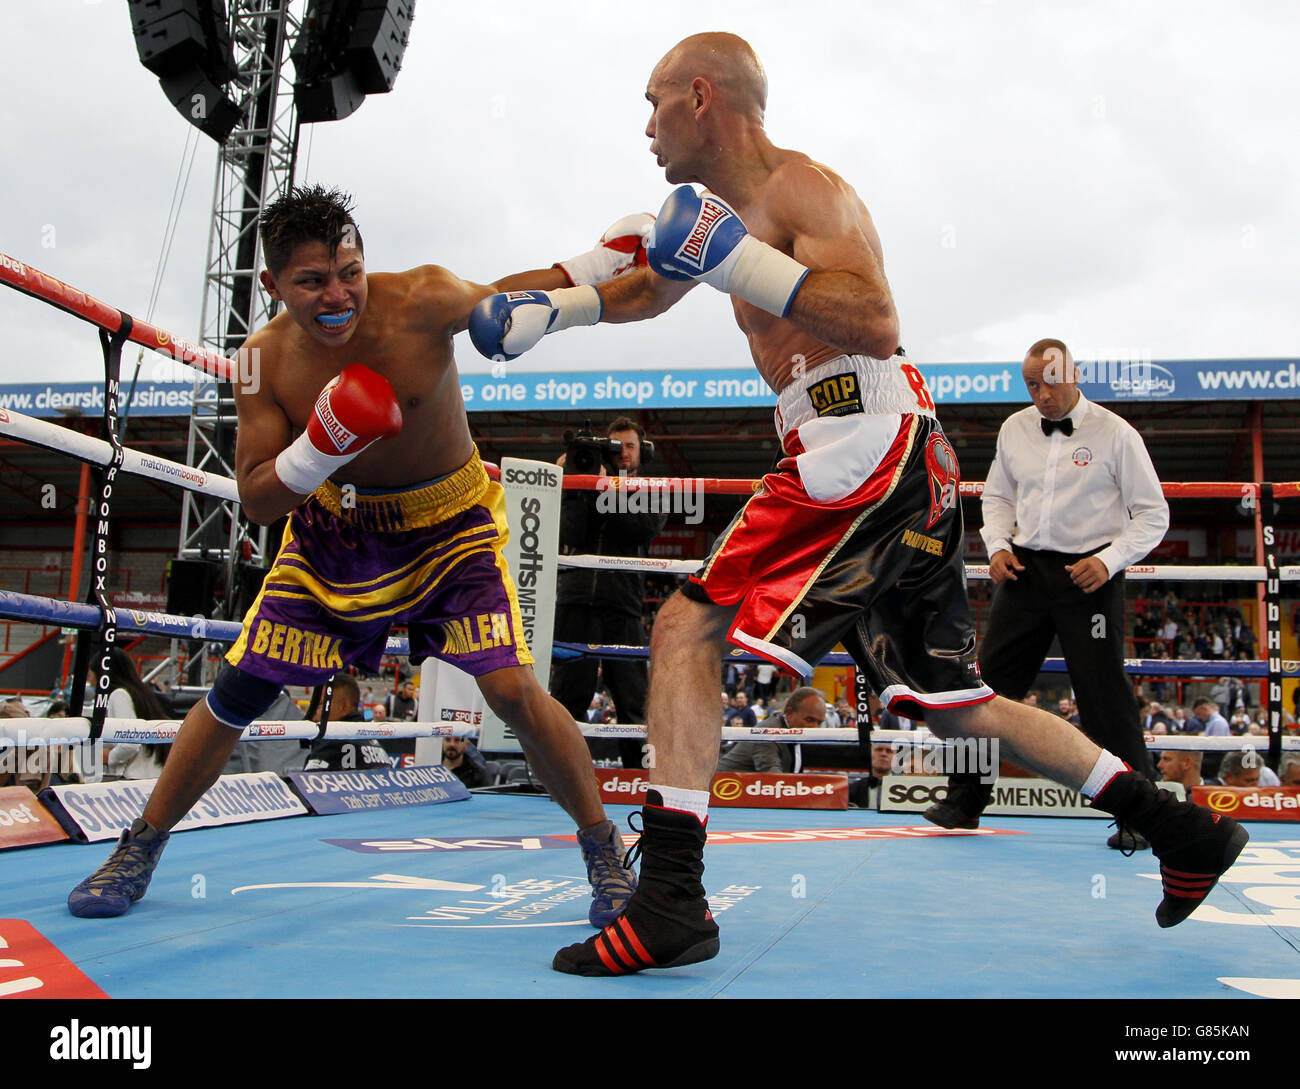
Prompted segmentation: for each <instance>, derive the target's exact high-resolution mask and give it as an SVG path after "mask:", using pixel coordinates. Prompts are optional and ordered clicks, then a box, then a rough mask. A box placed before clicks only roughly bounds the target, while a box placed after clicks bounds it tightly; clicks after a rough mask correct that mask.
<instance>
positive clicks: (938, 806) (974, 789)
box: [921, 771, 993, 829]
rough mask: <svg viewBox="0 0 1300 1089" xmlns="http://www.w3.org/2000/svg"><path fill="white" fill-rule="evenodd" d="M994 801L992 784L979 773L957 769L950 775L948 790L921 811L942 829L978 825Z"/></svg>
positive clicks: (927, 818)
mask: <svg viewBox="0 0 1300 1089" xmlns="http://www.w3.org/2000/svg"><path fill="white" fill-rule="evenodd" d="M992 800H993V784H992V783H986V782H984V781H983V780H982V779H981V778H980V777H979V774H978V772H973V771H970V772H967V771H963V772H955V773H954V774H952V775H949V776H948V793H947V795H946V796H945V797H944V799H943V801H941V802H935V803H934V805H932V806H930V808H929V809H927V810H926V811H925V812H924V813H922V814H921V816H923V817H924V818H925V819H926V820H928V821H929V822H930V823H931V824H937V825H938V826H939V827H940V828H967V829H971V828H978V827H979V826H980V815H981V814H982V813H983V812H984V810H985V809H986V808H988V804H989V802H991V801H992Z"/></svg>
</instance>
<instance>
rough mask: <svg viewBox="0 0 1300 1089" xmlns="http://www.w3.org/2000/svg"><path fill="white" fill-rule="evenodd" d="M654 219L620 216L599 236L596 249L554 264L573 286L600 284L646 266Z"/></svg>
mask: <svg viewBox="0 0 1300 1089" xmlns="http://www.w3.org/2000/svg"><path fill="white" fill-rule="evenodd" d="M654 222H655V217H654V216H652V215H650V214H649V213H648V212H641V213H638V214H636V215H630V216H624V217H623V218H622V219H620V220H619V221H618V222H617V223H615V224H612V225H611V226H610V228H609V229H608V230H607V231H606V232H605V233H604V234H603V235H601V237H600V241H599V242H597V243H596V248H595V249H593V250H590V251H589V252H587V253H583V254H579V255H578V256H577V257H570V258H569V259H568V260H567V261H557V262H556V263H555V264H554V265H553V266H552V267H553V268H558V269H559V270H560V271H561V272H563V273H564V275H565V276H567V277H568V280H569V283H571V284H572V285H573V286H574V287H587V286H591V285H594V284H603V283H604V282H605V281H606V280H612V279H613V278H614V277H615V276H621V275H622V274H623V273H625V272H629V271H631V270H632V269H634V268H643V267H644V266H645V263H646V254H645V246H646V235H648V234H649V233H650V228H651V227H653V226H654Z"/></svg>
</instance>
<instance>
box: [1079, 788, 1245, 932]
mask: <svg viewBox="0 0 1300 1089" xmlns="http://www.w3.org/2000/svg"><path fill="white" fill-rule="evenodd" d="M1092 805H1093V807H1094V808H1096V809H1100V810H1102V811H1104V812H1106V813H1110V814H1111V815H1112V816H1114V817H1115V819H1116V823H1117V824H1118V825H1119V828H1120V832H1121V834H1122V833H1123V832H1124V831H1125V828H1126V826H1129V827H1131V829H1132V830H1133V831H1135V832H1138V833H1140V834H1141V835H1142V836H1143V837H1144V838H1145V839H1146V840H1147V841H1148V842H1150V844H1151V850H1152V852H1153V853H1154V854H1155V856H1156V858H1158V859H1159V860H1160V881H1161V884H1162V885H1163V886H1164V893H1165V895H1164V899H1163V900H1161V901H1160V906H1159V907H1157V908H1156V922H1157V923H1159V924H1160V925H1161V926H1162V927H1170V926H1177V925H1178V924H1179V923H1181V922H1182V921H1183V920H1184V919H1186V918H1187V917H1188V916H1189V915H1190V914H1191V913H1192V912H1193V911H1195V910H1196V909H1197V908H1198V907H1199V906H1200V905H1201V901H1203V900H1204V899H1205V898H1206V897H1207V896H1209V895H1210V890H1211V889H1212V888H1214V886H1215V885H1216V884H1218V881H1219V878H1220V877H1222V876H1223V874H1224V872H1225V871H1226V870H1227V869H1228V867H1229V866H1231V865H1232V864H1233V862H1234V861H1235V860H1236V858H1237V856H1238V855H1239V854H1241V850H1242V848H1243V847H1245V846H1246V843H1247V841H1248V840H1249V839H1250V835H1249V834H1248V833H1247V832H1246V829H1244V828H1243V827H1242V826H1241V825H1240V824H1238V823H1237V822H1236V821H1234V820H1233V819H1232V818H1231V817H1225V816H1223V814H1221V813H1211V812H1210V811H1209V810H1208V809H1204V808H1202V807H1201V806H1199V805H1194V804H1193V803H1191V802H1180V801H1179V800H1178V799H1177V798H1176V797H1174V795H1173V794H1172V793H1171V792H1170V791H1168V790H1161V789H1160V788H1159V787H1157V786H1156V785H1155V784H1154V783H1152V782H1150V781H1149V780H1147V779H1144V778H1143V777H1142V776H1141V775H1139V774H1138V773H1137V772H1134V771H1125V772H1121V773H1120V774H1118V775H1116V776H1115V777H1114V778H1112V779H1111V780H1110V782H1108V783H1107V784H1106V785H1105V786H1104V787H1103V788H1102V789H1101V791H1100V793H1098V795H1097V796H1096V797H1095V798H1093V800H1092Z"/></svg>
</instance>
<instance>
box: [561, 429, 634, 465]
mask: <svg viewBox="0 0 1300 1089" xmlns="http://www.w3.org/2000/svg"><path fill="white" fill-rule="evenodd" d="M622 452H623V444H622V443H621V442H619V441H618V440H617V439H608V438H605V437H603V436H600V435H596V434H594V433H593V432H592V430H591V421H590V420H583V421H582V427H581V428H580V429H579V430H578V431H576V432H574V431H566V432H565V433H564V455H565V456H564V467H565V469H566V470H568V471H569V472H571V473H588V474H592V475H595V474H598V473H599V472H600V469H601V466H602V465H603V466H604V467H605V471H606V472H608V473H616V472H618V458H619V455H620V454H622Z"/></svg>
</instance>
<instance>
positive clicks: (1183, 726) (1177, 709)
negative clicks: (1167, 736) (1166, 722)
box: [1169, 704, 1188, 734]
mask: <svg viewBox="0 0 1300 1089" xmlns="http://www.w3.org/2000/svg"><path fill="white" fill-rule="evenodd" d="M1172 713H1173V716H1174V725H1173V726H1172V727H1171V728H1170V730H1169V732H1170V733H1171V734H1185V733H1187V732H1188V731H1187V717H1188V716H1187V708H1186V707H1184V706H1183V705H1182V704H1175V706H1174V709H1173V712H1172Z"/></svg>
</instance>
